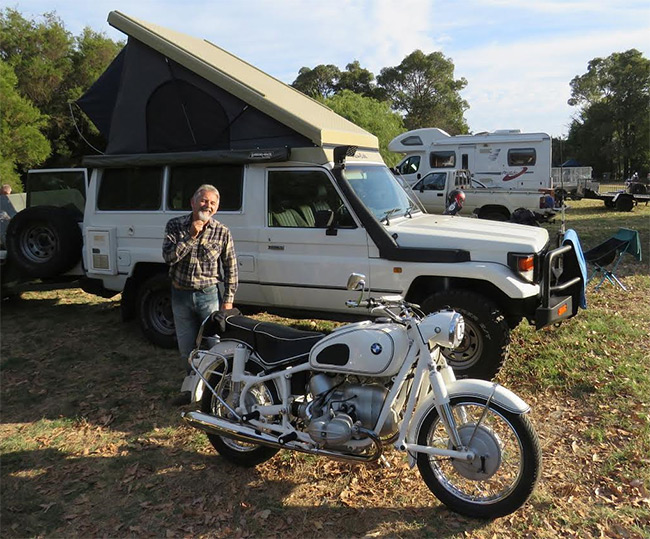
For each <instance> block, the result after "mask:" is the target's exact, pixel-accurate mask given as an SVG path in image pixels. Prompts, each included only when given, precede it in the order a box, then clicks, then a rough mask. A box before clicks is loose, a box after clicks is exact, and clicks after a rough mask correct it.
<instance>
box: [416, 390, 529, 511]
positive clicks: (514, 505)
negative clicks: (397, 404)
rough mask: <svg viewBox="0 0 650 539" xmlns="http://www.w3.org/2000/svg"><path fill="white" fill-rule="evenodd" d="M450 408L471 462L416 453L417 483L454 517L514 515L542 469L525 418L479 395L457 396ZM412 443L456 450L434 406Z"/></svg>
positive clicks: (524, 500) (526, 497) (526, 418)
mask: <svg viewBox="0 0 650 539" xmlns="http://www.w3.org/2000/svg"><path fill="white" fill-rule="evenodd" d="M450 404H451V410H452V413H453V416H454V419H455V421H456V429H457V431H458V434H459V436H460V440H461V442H462V444H463V446H464V449H468V450H470V451H473V452H474V453H475V458H474V460H472V461H461V460H458V459H452V458H448V457H438V456H434V455H428V454H426V453H418V455H417V464H418V469H419V470H420V475H421V476H422V479H423V480H424V482H425V483H426V485H427V487H429V489H430V490H431V492H433V494H435V496H436V497H437V498H438V499H439V500H440V501H441V502H442V503H444V504H445V505H446V506H447V507H449V509H451V510H452V511H455V512H456V513H460V514H462V515H465V516H469V517H474V518H496V517H502V516H504V515H508V514H510V513H512V512H514V511H516V510H517V509H519V508H520V507H521V506H522V505H523V504H524V503H526V501H527V500H528V498H529V497H530V495H531V494H532V492H533V490H534V488H535V485H536V484H537V481H538V480H539V476H540V471H541V461H542V457H541V449H540V445H539V438H538V437H537V434H536V433H535V430H534V428H533V426H532V424H531V422H530V420H529V419H528V417H527V416H526V415H522V414H515V413H512V412H509V411H507V410H505V409H503V408H501V407H499V406H497V405H495V404H494V403H490V404H488V402H487V399H484V398H481V397H456V398H454V399H452V400H451V403H450ZM486 408H487V409H486ZM417 440H418V442H417V443H418V444H419V445H427V446H430V447H437V448H440V449H457V448H456V447H454V444H453V442H452V441H451V440H450V438H449V435H448V434H447V431H446V429H445V426H444V424H443V422H442V421H441V420H440V416H439V414H438V411H437V410H436V409H435V408H432V409H431V411H430V412H429V413H428V414H427V415H426V417H425V418H424V420H423V421H422V425H421V426H420V428H419V430H418V436H417Z"/></svg>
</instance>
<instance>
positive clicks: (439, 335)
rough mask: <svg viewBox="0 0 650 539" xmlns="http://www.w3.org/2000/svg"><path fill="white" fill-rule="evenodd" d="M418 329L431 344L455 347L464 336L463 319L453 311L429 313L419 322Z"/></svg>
mask: <svg viewBox="0 0 650 539" xmlns="http://www.w3.org/2000/svg"><path fill="white" fill-rule="evenodd" d="M420 331H422V333H423V335H424V336H425V338H426V339H427V340H428V341H429V344H430V345H432V346H433V345H438V346H444V347H445V348H456V347H457V346H459V345H460V343H461V342H462V340H463V337H464V336H465V320H463V317H462V316H461V315H460V314H458V313H457V312H455V311H440V312H437V313H431V314H429V315H427V316H426V317H425V318H424V319H423V320H422V322H421V323H420Z"/></svg>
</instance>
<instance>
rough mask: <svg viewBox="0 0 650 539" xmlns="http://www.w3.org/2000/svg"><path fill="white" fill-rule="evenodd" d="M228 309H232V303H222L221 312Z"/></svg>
mask: <svg viewBox="0 0 650 539" xmlns="http://www.w3.org/2000/svg"><path fill="white" fill-rule="evenodd" d="M228 309H232V303H224V304H223V310H224V311H227V310H228Z"/></svg>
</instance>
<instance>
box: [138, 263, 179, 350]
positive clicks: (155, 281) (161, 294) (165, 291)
mask: <svg viewBox="0 0 650 539" xmlns="http://www.w3.org/2000/svg"><path fill="white" fill-rule="evenodd" d="M136 307H137V313H138V320H139V322H140V329H142V333H144V336H145V337H146V338H147V339H148V340H150V341H151V342H152V343H153V344H155V345H157V346H160V347H162V348H176V346H177V344H176V328H175V327H174V314H173V313H172V298H171V281H170V280H169V277H168V276H167V275H166V274H164V273H156V274H155V275H152V276H151V277H149V278H148V279H147V280H146V281H144V282H143V283H142V284H141V285H140V286H139V288H138V296H137V300H136Z"/></svg>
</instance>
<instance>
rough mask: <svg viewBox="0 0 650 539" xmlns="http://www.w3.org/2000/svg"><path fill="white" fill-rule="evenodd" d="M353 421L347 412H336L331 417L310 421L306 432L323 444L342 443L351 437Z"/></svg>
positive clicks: (334, 444)
mask: <svg viewBox="0 0 650 539" xmlns="http://www.w3.org/2000/svg"><path fill="white" fill-rule="evenodd" d="M353 426H354V423H353V422H352V418H351V417H350V416H349V415H347V414H340V413H339V414H336V415H335V416H334V417H333V418H332V419H330V418H327V417H321V418H319V419H317V420H315V421H312V422H311V423H310V424H309V427H307V432H308V433H309V436H311V438H312V440H314V441H315V442H318V443H321V444H323V445H325V446H336V445H340V444H344V443H345V442H347V441H348V440H350V438H352V428H353Z"/></svg>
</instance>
